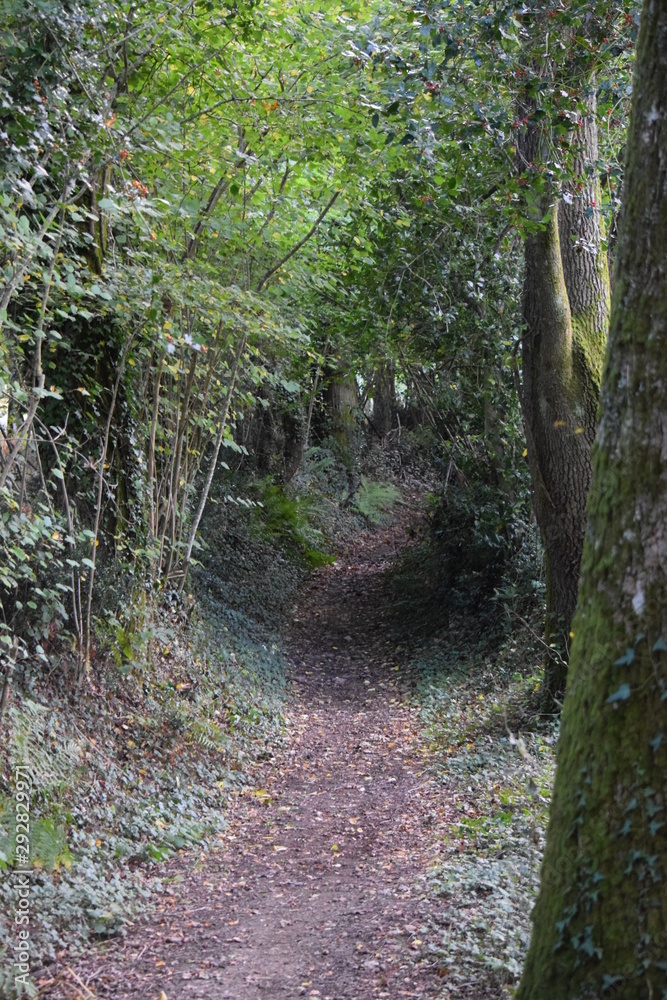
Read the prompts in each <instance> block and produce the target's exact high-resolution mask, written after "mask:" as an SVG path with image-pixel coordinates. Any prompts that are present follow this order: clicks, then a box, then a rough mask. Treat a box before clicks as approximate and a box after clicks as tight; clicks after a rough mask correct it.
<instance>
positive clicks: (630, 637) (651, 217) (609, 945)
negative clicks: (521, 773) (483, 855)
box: [518, 0, 667, 1000]
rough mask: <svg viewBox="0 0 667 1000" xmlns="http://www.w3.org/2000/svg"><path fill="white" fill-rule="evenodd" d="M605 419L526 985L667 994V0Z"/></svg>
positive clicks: (634, 998) (640, 84)
mask: <svg viewBox="0 0 667 1000" xmlns="http://www.w3.org/2000/svg"><path fill="white" fill-rule="evenodd" d="M626 178H627V181H626V194H625V205H624V208H623V218H622V220H621V228H620V236H619V248H618V260H617V269H616V274H615V281H614V300H613V308H612V321H611V331H610V337H609V347H608V354H607V360H606V364H605V371H604V379H603V388H602V406H601V412H602V421H601V424H600V428H599V431H598V437H597V443H596V445H595V450H594V462H593V486H592V491H591V497H590V503H589V519H588V528H587V534H586V545H585V550H584V555H583V560H582V580H581V587H580V592H579V604H578V613H577V617H576V619H575V624H574V645H573V650H572V659H571V664H570V672H569V677H568V683H567V695H566V699H565V706H564V709H563V722H562V733H561V741H560V749H559V757H558V769H557V774H556V784H555V792H554V799H553V804H552V808H551V819H550V824H549V830H548V835H547V846H546V853H545V858H544V864H543V868H542V884H541V890H540V895H539V898H538V901H537V905H536V908H535V912H534V933H533V940H532V944H531V947H530V951H529V954H528V959H527V962H526V967H525V972H524V976H523V980H522V983H521V986H520V989H519V993H518V997H519V1000H544V998H545V997H549V998H550V1000H572V998H574V997H582V998H584V997H602V996H612V995H613V996H614V998H616V1000H651V998H656V1000H657V998H658V997H663V996H665V995H667V964H666V963H665V955H667V823H665V802H666V799H667V725H666V722H667V719H666V698H667V578H666V572H667V570H666V568H667V490H666V489H665V484H666V481H667V444H666V442H667V432H666V428H667V290H666V288H665V273H666V271H667V6H666V5H665V4H664V2H658V0H647V2H646V3H645V4H644V10H643V13H642V18H641V31H640V38H639V44H638V54H637V68H636V77H635V84H634V97H633V109H632V116H631V128H630V135H629V138H628V166H627V172H626Z"/></svg>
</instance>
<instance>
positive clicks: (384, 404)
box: [373, 361, 396, 437]
mask: <svg viewBox="0 0 667 1000" xmlns="http://www.w3.org/2000/svg"><path fill="white" fill-rule="evenodd" d="M395 408H396V379H395V377H394V370H393V368H392V366H391V365H390V364H389V362H387V361H383V362H381V363H380V364H379V365H378V366H377V368H376V369H375V373H374V377H373V427H374V428H375V430H376V431H377V433H378V434H379V435H380V437H386V436H387V434H388V433H389V431H390V430H391V425H392V423H393V420H394V410H395Z"/></svg>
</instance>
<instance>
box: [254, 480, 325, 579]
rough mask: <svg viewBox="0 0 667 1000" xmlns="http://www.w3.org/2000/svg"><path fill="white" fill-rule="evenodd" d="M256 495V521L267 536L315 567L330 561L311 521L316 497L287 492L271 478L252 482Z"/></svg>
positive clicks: (321, 539)
mask: <svg viewBox="0 0 667 1000" xmlns="http://www.w3.org/2000/svg"><path fill="white" fill-rule="evenodd" d="M255 492H256V493H257V496H258V501H257V506H256V507H255V508H254V514H255V523H256V524H257V526H258V527H259V529H260V530H261V532H262V533H263V535H264V537H265V538H267V539H271V538H275V539H277V540H278V541H279V542H280V543H282V544H284V545H286V546H287V549H288V551H289V552H290V553H291V554H292V555H296V556H298V557H300V558H301V559H303V560H305V562H306V564H307V565H308V566H309V567H310V568H311V569H314V568H315V567H317V566H324V565H326V564H327V563H331V562H333V561H334V560H333V557H332V556H330V555H328V554H327V553H326V552H324V551H323V547H324V546H325V539H324V535H323V534H322V532H321V531H320V529H319V528H317V527H316V526H315V525H314V524H313V520H314V518H315V517H316V515H317V506H316V502H315V499H314V498H313V497H312V496H309V495H308V494H307V493H305V492H304V491H299V492H298V493H297V492H293V493H292V494H288V493H287V492H286V491H285V490H284V489H283V488H282V487H280V486H278V485H277V484H276V483H274V482H273V481H272V480H271V478H270V477H267V478H265V479H262V480H260V481H259V482H258V483H256V484H255Z"/></svg>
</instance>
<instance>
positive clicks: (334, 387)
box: [326, 372, 358, 471]
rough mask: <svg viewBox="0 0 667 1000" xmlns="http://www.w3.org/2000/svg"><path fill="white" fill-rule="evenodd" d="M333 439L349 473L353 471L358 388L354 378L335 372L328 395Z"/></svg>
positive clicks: (329, 385)
mask: <svg viewBox="0 0 667 1000" xmlns="http://www.w3.org/2000/svg"><path fill="white" fill-rule="evenodd" d="M326 402H327V410H328V415H329V424H330V428H331V437H332V438H333V440H334V445H335V448H336V451H337V452H338V457H339V458H340V460H341V461H342V462H343V464H344V465H345V467H346V468H347V469H348V471H351V470H352V467H353V465H354V460H355V457H356V450H357V447H356V446H357V421H356V415H355V411H356V409H357V405H358V401H357V386H356V384H355V381H354V378H353V377H352V376H350V375H347V374H345V373H342V372H335V373H333V374H332V375H331V376H330V378H329V384H328V386H327V393H326Z"/></svg>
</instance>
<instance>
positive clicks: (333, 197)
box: [257, 191, 340, 292]
mask: <svg viewBox="0 0 667 1000" xmlns="http://www.w3.org/2000/svg"><path fill="white" fill-rule="evenodd" d="M339 194H340V191H334V193H333V194H332V195H331V197H330V198H329V201H328V202H327V204H326V205H325V206H324V208H323V209H322V211H321V212H320V214H319V215H318V216H317V218H316V219H315V222H314V223H313V225H312V226H311V227H310V229H309V230H308V232H307V233H306V235H305V236H304V237H303V239H302V240H299V242H298V243H297V244H295V246H293V247H292V249H291V250H290V251H289V253H286V254H285V256H284V257H282V258H281V259H280V260H279V261H278V263H277V264H274V265H273V267H270V268H269V270H268V271H267V272H266V274H265V275H264V277H263V278H262V280H261V281H260V283H259V284H258V286H257V291H258V292H261V290H262V289H263V288H264V285H265V284H266V283H267V281H268V280H269V278H271V277H272V276H273V275H274V274H275V273H276V271H279V270H280V268H281V267H282V266H283V264H286V263H287V261H288V260H289V259H290V258H291V257H293V256H294V254H295V253H298V252H299V250H300V249H301V247H302V246H303V245H304V244H305V243H307V242H308V240H309V239H310V238H311V236H313V234H314V233H315V232H316V231H317V227H318V226H319V224H320V223H321V222H322V220H323V219H324V217H325V216H326V215H327V213H328V212H329V209H330V208H332V207H333V204H334V202H335V201H336V199H337V197H338V195H339Z"/></svg>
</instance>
